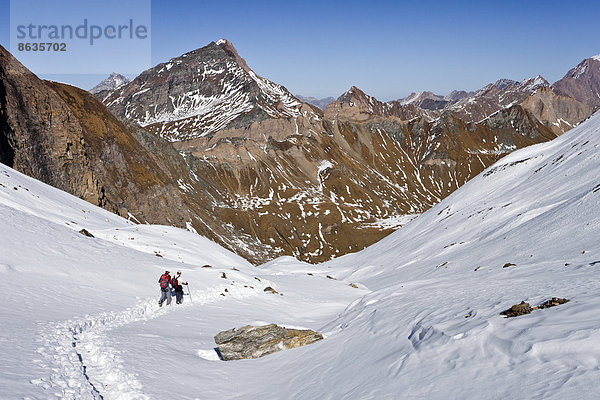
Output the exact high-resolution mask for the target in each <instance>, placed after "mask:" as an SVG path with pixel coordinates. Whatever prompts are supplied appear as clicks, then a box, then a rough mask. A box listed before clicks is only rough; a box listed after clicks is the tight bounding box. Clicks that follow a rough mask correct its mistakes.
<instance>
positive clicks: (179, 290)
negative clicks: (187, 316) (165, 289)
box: [171, 271, 187, 304]
mask: <svg viewBox="0 0 600 400" xmlns="http://www.w3.org/2000/svg"><path fill="white" fill-rule="evenodd" d="M182 285H187V282H184V281H183V280H182V279H181V271H177V276H175V277H173V279H171V286H173V287H174V288H175V302H176V303H177V304H181V303H183V286H182Z"/></svg>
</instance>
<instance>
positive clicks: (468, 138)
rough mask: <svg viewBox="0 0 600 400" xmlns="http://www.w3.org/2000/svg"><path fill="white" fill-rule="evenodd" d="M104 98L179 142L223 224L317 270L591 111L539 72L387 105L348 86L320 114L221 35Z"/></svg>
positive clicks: (132, 119)
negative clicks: (261, 72)
mask: <svg viewBox="0 0 600 400" xmlns="http://www.w3.org/2000/svg"><path fill="white" fill-rule="evenodd" d="M543 90H545V91H546V92H545V94H544V95H542V94H540V92H541V91H543ZM98 98H99V99H101V100H102V102H103V103H104V104H105V105H106V106H107V107H108V108H109V109H110V110H111V111H112V112H113V113H114V114H115V115H116V116H117V117H118V118H119V119H121V120H122V121H126V122H128V123H135V124H137V125H139V126H141V127H143V129H145V130H146V131H148V132H150V133H152V134H154V135H156V136H159V137H161V138H164V139H165V140H168V141H169V142H171V143H172V145H173V146H174V147H175V148H176V149H177V150H178V151H179V152H180V154H182V155H183V156H184V157H185V160H186V162H187V167H188V169H189V171H190V172H189V173H190V174H191V175H192V176H196V177H198V179H199V180H202V185H203V186H205V187H210V188H211V194H212V195H213V196H214V199H215V201H214V202H213V205H212V206H211V213H212V214H213V215H216V216H218V219H219V220H222V221H225V222H226V223H227V224H228V225H230V226H231V227H232V228H233V229H235V230H236V231H239V232H242V233H243V234H245V235H248V236H249V237H250V238H252V239H253V240H256V241H257V242H259V243H262V244H264V245H265V246H269V247H270V249H271V250H272V254H278V255H293V256H294V257H297V258H299V259H301V260H306V261H310V262H316V261H324V260H328V259H331V258H332V257H335V256H339V255H343V254H346V253H348V252H354V251H357V250H360V249H362V248H364V247H365V246H368V245H370V244H372V243H374V242H376V241H377V240H380V239H381V238H383V237H385V236H386V235H388V234H389V233H391V232H393V231H394V229H396V228H398V227H399V226H402V225H403V224H405V223H406V222H407V221H410V220H411V219H412V218H414V216H416V215H418V214H420V213H422V212H424V211H426V210H427V209H429V208H430V207H432V206H433V205H434V204H436V203H438V202H439V201H440V200H441V199H443V198H445V197H446V196H448V195H449V194H450V193H452V192H453V191H454V190H456V189H457V188H458V187H460V186H461V185H463V184H464V183H466V182H467V181H468V180H469V179H471V178H472V177H474V176H475V175H477V174H478V173H480V172H481V171H482V170H483V169H485V168H486V167H488V166H489V165H491V164H492V163H494V162H495V161H497V160H499V159H500V158H501V157H503V156H504V155H506V154H508V153H510V152H512V151H514V150H515V149H518V148H522V147H525V146H529V145H532V144H535V143H540V142H544V141H548V140H551V139H553V138H555V137H556V136H557V135H560V134H562V133H563V132H564V131H566V130H568V129H570V128H571V127H572V126H575V125H577V124H578V123H580V122H581V121H582V120H583V119H585V118H587V117H588V116H589V115H590V114H591V112H592V110H593V109H592V107H590V106H589V105H586V104H584V103H581V102H580V101H577V100H575V99H572V98H570V97H567V96H564V95H559V94H557V93H554V92H553V89H552V88H551V87H550V85H549V84H548V82H547V81H546V80H545V79H543V78H542V77H539V76H538V77H535V78H531V79H525V80H523V81H521V82H517V81H511V80H500V81H498V82H495V83H493V84H490V85H488V86H486V87H485V88H483V89H481V90H479V91H477V92H464V91H462V92H461V91H455V92H453V93H451V94H450V95H449V96H446V97H441V96H437V95H434V94H432V93H422V94H413V95H411V96H410V97H409V98H407V99H402V100H397V101H391V102H381V101H379V100H377V99H375V98H374V97H372V96H369V95H368V94H366V93H364V92H363V91H361V90H360V89H358V88H356V87H352V88H351V89H349V90H348V91H347V92H346V93H344V94H342V95H341V96H340V97H339V98H338V99H337V100H335V101H334V102H332V103H331V104H329V105H328V106H327V107H326V108H325V111H322V110H321V109H319V108H318V107H314V106H312V105H310V104H307V103H304V102H302V101H300V100H299V99H298V98H296V97H294V96H293V95H292V94H291V93H290V92H289V91H288V90H287V89H286V88H285V87H283V86H281V85H278V84H276V83H273V82H271V81H269V80H268V79H266V78H263V77H261V76H259V75H258V74H256V73H255V72H254V71H253V70H252V69H250V67H249V66H248V65H247V63H246V62H245V61H244V59H243V58H241V56H240V55H239V54H238V52H237V51H236V49H235V48H234V46H233V45H232V44H231V43H230V42H229V41H227V40H224V39H222V40H219V41H217V42H212V43H211V44H209V45H208V46H206V47H203V48H200V49H197V50H194V51H192V52H189V53H186V54H184V55H182V56H181V57H177V58H174V59H171V60H169V61H168V62H166V63H162V64H159V65H157V66H156V67H154V68H152V69H149V70H147V71H144V72H143V73H142V74H140V75H139V76H138V77H137V78H135V79H134V80H132V81H131V82H129V83H127V84H124V85H122V86H120V87H118V88H116V89H115V90H113V91H111V92H109V93H105V92H103V93H100V94H98ZM532 98H533V99H532ZM432 102H433V103H432ZM197 190H198V189H196V188H194V187H192V188H190V191H189V193H188V195H189V196H191V197H194V196H196V194H195V193H196V191H197ZM230 248H231V249H232V250H235V251H238V250H237V249H236V247H235V246H234V247H230Z"/></svg>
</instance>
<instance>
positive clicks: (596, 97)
mask: <svg viewBox="0 0 600 400" xmlns="http://www.w3.org/2000/svg"><path fill="white" fill-rule="evenodd" d="M552 88H553V89H554V90H555V91H556V92H557V93H558V94H561V95H565V96H569V97H572V98H574V99H576V100H578V101H580V102H582V103H584V104H587V105H589V106H591V107H599V106H600V55H598V56H594V57H590V58H586V59H585V60H583V61H581V62H580V63H579V64H578V65H577V66H576V67H575V68H572V69H570V70H569V71H568V72H567V73H566V74H565V76H564V77H563V78H562V79H560V80H558V81H557V82H554V84H553V85H552Z"/></svg>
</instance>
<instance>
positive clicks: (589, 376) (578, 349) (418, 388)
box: [323, 113, 600, 399]
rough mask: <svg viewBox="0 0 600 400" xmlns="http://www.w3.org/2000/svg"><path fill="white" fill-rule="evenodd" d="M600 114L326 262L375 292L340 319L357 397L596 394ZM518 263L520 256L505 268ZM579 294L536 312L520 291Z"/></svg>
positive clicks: (533, 295)
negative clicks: (523, 312)
mask: <svg viewBox="0 0 600 400" xmlns="http://www.w3.org/2000/svg"><path fill="white" fill-rule="evenodd" d="M599 170H600V114H598V113H597V114H596V115H594V116H593V117H591V119H590V120H588V121H586V122H585V123H583V124H582V125H581V126H579V127H577V128H575V129H573V130H572V131H570V132H568V133H566V134H565V135H563V136H561V137H560V138H558V139H555V140H554V141H552V142H549V143H545V144H539V145H535V146H532V147H529V148H526V149H522V150H520V151H516V152H514V153H512V154H511V155H509V156H507V157H505V158H503V159H502V160H501V161H499V162H498V163H496V164H495V165H493V166H492V167H490V168H488V169H487V170H486V171H485V172H484V173H482V174H480V175H479V176H477V177H476V178H474V179H473V180H471V181H470V182H469V183H467V184H466V185H465V186H463V187H461V188H460V189H459V190H457V191H456V192H455V193H453V194H452V195H450V196H449V197H448V198H446V199H445V200H443V201H442V202H441V203H440V204H438V205H437V206H436V207H434V208H432V209H431V210H429V211H428V212H426V213H425V214H423V215H422V216H420V217H419V218H417V219H416V220H414V221H413V222H411V223H410V224H408V225H407V226H405V227H404V228H402V229H400V230H399V231H398V232H396V233H395V234H393V235H390V236H389V237H388V238H386V239H384V240H382V241H381V242H379V243H377V244H375V245H373V246H371V247H369V248H367V249H365V250H364V251H362V252H360V253H358V254H354V255H347V256H345V257H342V258H340V259H338V260H335V261H332V262H331V263H329V264H327V265H328V267H330V268H332V271H333V272H334V273H335V274H337V275H336V276H338V277H342V278H345V279H347V280H352V281H358V282H361V283H363V284H365V285H366V286H367V287H369V288H370V289H371V290H373V291H374V292H373V293H372V294H370V295H368V296H366V297H365V298H363V299H361V300H360V301H358V302H356V303H354V304H352V305H351V306H349V307H348V308H347V310H346V311H345V312H344V313H343V314H342V315H341V316H340V317H339V319H338V320H337V321H336V322H334V323H332V324H331V325H330V327H329V329H331V330H337V334H336V335H332V336H333V337H334V338H332V339H331V342H336V343H335V344H334V343H332V344H331V346H332V347H334V346H338V348H339V349H340V352H341V350H342V349H356V348H361V349H362V351H363V353H362V354H361V355H360V356H357V354H356V353H354V354H353V355H351V354H348V353H346V352H341V355H340V356H339V357H338V361H337V362H338V363H339V364H340V365H348V364H349V363H352V364H353V368H355V370H357V371H358V370H360V371H362V372H361V373H360V374H355V375H353V377H352V379H347V378H346V377H344V375H343V374H342V373H341V371H330V372H329V373H328V374H327V376H325V377H324V378H323V379H324V380H325V381H330V382H331V381H339V380H341V381H344V382H345V385H344V384H341V385H340V386H341V387H350V386H351V385H353V387H355V391H354V393H353V396H356V398H378V397H384V396H385V395H386V394H389V393H402V396H400V397H401V398H412V397H414V398H428V399H448V398H457V399H466V398H473V399H480V398H494V399H496V398H523V399H525V398H526V399H532V398H540V399H541V398H543V399H575V398H579V399H581V398H585V399H593V398H597V395H598V393H600V370H599V367H600V364H599V360H600V319H598V317H597V316H598V315H599V312H600V299H599V298H598V291H599V289H600V280H599V279H598V278H599V277H600V270H599V269H598V268H599V266H600V242H598V235H599V233H600V179H599V178H598V171H599ZM508 263H512V264H516V265H515V266H511V267H507V268H503V267H504V265H506V264H508ZM553 296H559V297H565V298H568V299H570V300H571V301H570V302H569V303H567V304H566V305H562V306H559V307H557V308H551V309H546V310H539V311H534V313H533V314H531V315H528V316H523V317H519V318H516V319H504V318H503V317H501V316H500V315H498V313H499V312H501V311H503V310H505V309H507V308H509V307H510V306H511V305H513V304H515V303H519V302H520V301H522V300H525V301H528V302H530V303H531V304H532V306H533V305H537V304H540V303H542V302H543V301H545V300H547V299H549V298H551V297H553Z"/></svg>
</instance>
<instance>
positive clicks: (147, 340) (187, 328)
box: [0, 164, 365, 399]
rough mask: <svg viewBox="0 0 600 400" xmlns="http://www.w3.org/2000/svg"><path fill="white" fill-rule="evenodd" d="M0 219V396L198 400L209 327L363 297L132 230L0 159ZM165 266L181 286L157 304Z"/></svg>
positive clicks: (196, 243)
mask: <svg viewBox="0 0 600 400" xmlns="http://www.w3.org/2000/svg"><path fill="white" fill-rule="evenodd" d="M0 220H1V221H2V226H1V229H0V248H1V251H0V272H1V273H2V276H3V279H2V280H1V282H0V290H1V291H2V293H4V296H3V305H2V308H0V321H1V324H2V330H1V333H0V352H1V354H2V363H1V364H0V398H1V399H23V398H27V399H32V398H35V399H42V398H44V399H46V398H51V399H53V398H63V399H100V398H103V399H148V398H150V399H163V398H168V397H171V396H178V397H179V398H195V397H200V398H203V397H204V396H203V395H202V393H203V392H204V391H205V390H206V389H208V388H209V387H210V386H211V380H210V378H209V376H210V374H211V371H212V370H214V369H215V361H214V360H215V359H216V358H217V355H216V353H215V351H214V350H213V348H214V346H215V344H214V341H213V336H214V335H215V334H216V333H218V332H219V331H221V330H224V329H230V328H233V327H239V326H242V325H246V324H249V323H260V321H265V322H269V323H270V322H274V323H279V324H281V325H284V326H285V325H289V326H298V325H304V326H306V327H307V328H316V327H319V326H321V325H323V324H324V322H325V321H326V320H327V319H329V318H331V317H332V316H333V315H335V314H336V313H337V312H339V311H341V310H342V309H343V307H344V305H345V304H346V303H348V302H349V301H351V300H352V299H353V298H356V297H357V296H360V295H361V294H362V293H364V292H365V291H364V290H357V289H353V288H350V287H349V286H347V284H345V283H341V282H337V281H332V280H330V279H327V278H325V277H324V276H323V277H318V276H309V275H307V274H306V273H301V274H300V273H299V274H298V277H297V278H296V279H293V280H292V281H293V285H291V284H290V283H289V282H288V281H289V280H287V279H284V278H281V279H280V280H271V279H270V277H269V276H266V277H265V276H264V274H262V273H260V271H256V269H255V267H252V266H251V265H250V264H249V263H248V262H246V261H245V260H244V259H242V258H241V257H239V256H237V255H235V254H233V253H231V252H229V251H227V250H225V249H223V248H221V247H220V246H218V245H216V244H214V243H213V242H211V241H209V240H207V239H204V238H202V237H200V236H198V235H196V234H193V233H191V232H187V231H185V230H181V229H177V228H172V227H166V226H152V225H135V224H133V223H131V222H129V221H127V220H125V219H122V218H120V217H118V216H115V215H114V214H111V213H109V212H107V211H105V210H102V209H100V208H97V207H94V206H92V205H90V204H89V203H87V202H85V201H82V200H79V199H77V198H75V197H73V196H70V195H68V194H66V193H64V192H61V191H59V190H57V189H54V188H52V187H50V186H47V185H45V184H42V183H40V182H38V181H35V180H33V179H31V178H29V177H26V176H24V175H22V174H20V173H19V172H17V171H14V170H12V169H10V168H8V167H6V166H4V165H2V164H0ZM81 229H86V230H87V231H89V232H91V233H92V234H93V235H94V236H95V237H94V238H91V237H87V236H84V235H82V234H80V233H79V231H80V230H81ZM156 254H159V255H160V256H161V257H158V256H157V255H156ZM206 265H210V266H212V267H211V268H208V267H206ZM165 269H169V270H170V271H171V272H175V271H178V270H179V271H182V272H183V276H184V278H185V280H187V281H188V282H189V283H190V286H189V287H190V289H191V298H190V296H186V299H185V301H184V304H183V305H181V306H175V304H174V302H173V304H172V305H171V306H170V307H166V306H165V307H163V308H159V307H158V305H157V300H158V297H159V290H158V284H157V280H158V277H159V276H160V274H161V273H163V272H164V270H165ZM311 269H312V270H314V269H315V268H314V267H311ZM256 272H259V274H255V273H256ZM223 274H225V278H224V277H223ZM257 278H258V279H257ZM266 286H272V287H274V288H276V289H277V290H279V291H280V292H281V293H282V294H283V296H275V295H271V294H267V293H265V292H264V291H263V289H264V288H265V287H266ZM292 288H293V290H292ZM308 288H310V290H312V291H314V292H311V295H310V296H306V295H305V293H303V291H306V292H309V289H308ZM330 293H335V295H334V296H333V297H332V298H333V300H329V296H328V294H330ZM191 300H193V301H191ZM318 305H323V306H324V307H317V306H318ZM220 364H221V362H220V361H219V362H217V363H216V365H220ZM164 382H178V383H179V384H178V385H175V387H173V385H165V384H164ZM219 397H220V398H227V397H229V396H228V395H227V394H223V395H222V396H219Z"/></svg>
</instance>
